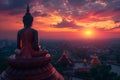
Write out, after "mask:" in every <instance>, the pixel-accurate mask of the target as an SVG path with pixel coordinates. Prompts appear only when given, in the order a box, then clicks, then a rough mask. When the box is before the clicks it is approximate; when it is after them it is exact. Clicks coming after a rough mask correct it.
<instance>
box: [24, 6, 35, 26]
mask: <svg viewBox="0 0 120 80" xmlns="http://www.w3.org/2000/svg"><path fill="white" fill-rule="evenodd" d="M29 11H30V10H29V5H27V11H26V14H25V15H24V16H23V23H24V26H25V27H31V26H32V22H33V17H32V15H31V14H30V12H29Z"/></svg>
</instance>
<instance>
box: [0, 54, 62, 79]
mask: <svg viewBox="0 0 120 80" xmlns="http://www.w3.org/2000/svg"><path fill="white" fill-rule="evenodd" d="M50 61H51V56H50V55H49V54H47V55H46V56H41V57H33V58H28V59H21V58H15V55H12V56H10V57H9V58H8V62H9V64H10V66H9V67H8V68H7V69H6V70H5V71H4V72H3V73H2V74H1V78H0V80H64V78H63V77H62V75H60V74H59V73H58V72H57V71H56V69H55V68H54V67H53V66H52V64H51V63H50Z"/></svg>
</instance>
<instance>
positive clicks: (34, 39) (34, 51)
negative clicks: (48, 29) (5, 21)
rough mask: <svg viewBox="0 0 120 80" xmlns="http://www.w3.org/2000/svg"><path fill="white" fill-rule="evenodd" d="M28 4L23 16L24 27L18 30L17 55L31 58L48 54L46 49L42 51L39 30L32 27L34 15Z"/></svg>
mask: <svg viewBox="0 0 120 80" xmlns="http://www.w3.org/2000/svg"><path fill="white" fill-rule="evenodd" d="M29 11H30V10H29V6H27V11H26V14H25V15H24V16H23V23H24V28H23V29H21V30H19V31H18V35H17V49H16V50H15V53H16V57H19V58H31V57H38V56H44V55H46V53H47V52H46V51H40V48H39V45H38V31H37V30H35V29H32V23H33V17H32V15H31V14H30V12H29Z"/></svg>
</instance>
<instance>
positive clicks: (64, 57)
mask: <svg viewBox="0 0 120 80" xmlns="http://www.w3.org/2000/svg"><path fill="white" fill-rule="evenodd" d="M57 63H65V64H68V65H70V64H72V61H71V60H70V59H69V58H68V55H67V52H66V51H64V52H63V54H62V56H61V57H60V58H59V60H58V62H57Z"/></svg>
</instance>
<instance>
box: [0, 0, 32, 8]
mask: <svg viewBox="0 0 120 80" xmlns="http://www.w3.org/2000/svg"><path fill="white" fill-rule="evenodd" d="M29 2H31V0H3V1H1V3H0V5H1V6H0V10H13V9H16V8H17V9H23V8H24V7H25V6H26V4H28V3H29Z"/></svg>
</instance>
